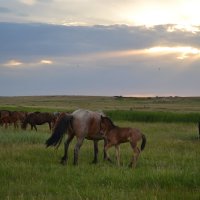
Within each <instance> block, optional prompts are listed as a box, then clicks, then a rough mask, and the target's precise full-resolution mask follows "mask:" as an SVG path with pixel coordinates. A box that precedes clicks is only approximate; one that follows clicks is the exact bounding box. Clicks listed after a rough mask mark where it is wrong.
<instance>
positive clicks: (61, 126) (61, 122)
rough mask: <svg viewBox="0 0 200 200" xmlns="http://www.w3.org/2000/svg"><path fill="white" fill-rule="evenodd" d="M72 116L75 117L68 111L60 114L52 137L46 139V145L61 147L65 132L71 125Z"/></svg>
mask: <svg viewBox="0 0 200 200" xmlns="http://www.w3.org/2000/svg"><path fill="white" fill-rule="evenodd" d="M72 118H73V117H72V115H67V114H66V113H62V114H60V116H59V117H58V119H57V121H56V124H55V126H54V130H53V133H52V135H51V137H50V138H49V139H48V140H47V141H46V147H49V146H57V148H58V147H59V145H60V143H61V141H62V139H63V136H64V133H65V132H66V131H67V129H68V128H69V127H70V125H71V121H72Z"/></svg>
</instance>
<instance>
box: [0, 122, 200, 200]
mask: <svg viewBox="0 0 200 200" xmlns="http://www.w3.org/2000/svg"><path fill="white" fill-rule="evenodd" d="M115 123H116V124H118V125H120V126H131V127H137V128H140V129H141V130H142V132H144V133H145V135H146V137H147V145H146V148H145V150H144V151H143V152H142V154H141V157H140V158H139V161H138V165H137V167H136V169H134V170H133V169H130V168H128V164H129V161H130V158H131V155H132V151H131V148H130V145H129V144H122V145H121V166H120V167H117V165H116V162H115V155H114V149H111V150H110V151H109V153H110V156H111V158H112V160H113V161H114V163H113V164H110V163H108V162H105V161H103V159H102V157H103V155H102V148H103V147H102V146H103V143H102V142H100V145H99V146H100V147H99V148H100V152H99V163H98V164H97V165H93V164H90V162H91V161H92V158H93V144H92V142H91V141H87V140H85V141H84V144H83V146H82V148H81V150H80V155H79V166H76V167H75V166H73V164H72V161H73V147H74V144H75V140H74V141H73V142H72V144H71V145H70V148H69V162H68V165H67V166H62V165H60V163H59V160H60V158H61V156H62V155H63V145H61V146H60V148H59V149H58V150H54V149H52V148H45V146H44V143H45V140H46V139H47V138H48V137H49V136H50V134H49V130H48V127H47V126H38V132H37V133H36V132H35V131H30V130H29V129H28V130H27V131H22V130H17V131H14V130H13V128H12V127H9V128H8V129H7V130H5V129H4V128H0V161H1V162H0V177H1V178H0V199H38V200H41V199H45V200H46V199H48V200H49V199H50V200H51V199H52V200H53V199H54V200H57V199H59V200H60V199H70V200H73V199H75V200H76V199H99V200H100V199H105V200H106V199H109V200H110V199H122V200H123V199H170V200H171V199H181V200H182V199H199V198H200V173H199V171H200V165H199V163H200V156H199V155H200V146H199V140H198V139H197V137H198V133H197V127H196V126H195V125H194V123H169V124H168V123H141V122H134V123H133V122H128V121H118V122H115Z"/></svg>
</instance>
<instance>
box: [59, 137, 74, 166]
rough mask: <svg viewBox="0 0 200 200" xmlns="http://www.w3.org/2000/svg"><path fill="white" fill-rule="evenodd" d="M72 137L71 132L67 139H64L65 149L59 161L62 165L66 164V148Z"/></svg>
mask: <svg viewBox="0 0 200 200" xmlns="http://www.w3.org/2000/svg"><path fill="white" fill-rule="evenodd" d="M73 138H74V135H73V134H69V135H68V138H67V140H66V141H65V146H64V147H65V150H64V156H63V157H62V159H61V163H62V164H63V165H64V164H66V162H67V160H68V148H69V144H70V142H71V141H72V139H73Z"/></svg>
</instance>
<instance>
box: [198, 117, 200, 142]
mask: <svg viewBox="0 0 200 200" xmlns="http://www.w3.org/2000/svg"><path fill="white" fill-rule="evenodd" d="M198 127H199V139H200V121H199V123H198Z"/></svg>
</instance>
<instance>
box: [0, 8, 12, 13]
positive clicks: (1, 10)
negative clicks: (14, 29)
mask: <svg viewBox="0 0 200 200" xmlns="http://www.w3.org/2000/svg"><path fill="white" fill-rule="evenodd" d="M10 12H11V10H10V9H9V8H6V7H0V13H10Z"/></svg>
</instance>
